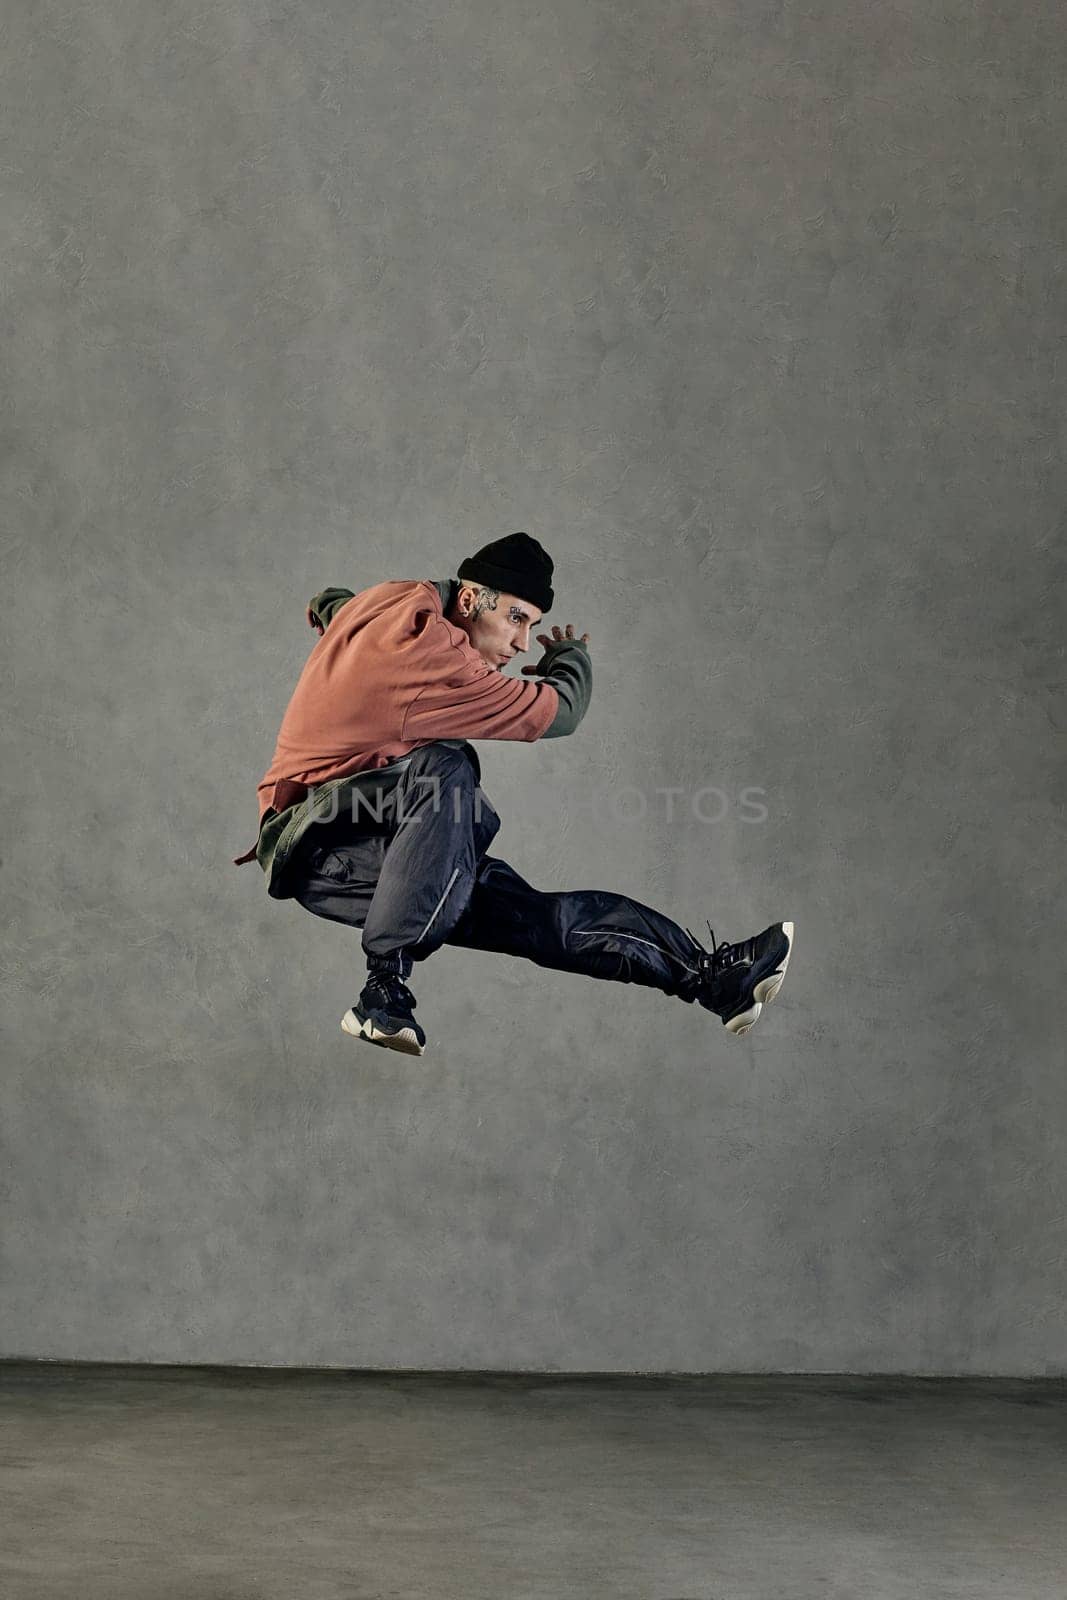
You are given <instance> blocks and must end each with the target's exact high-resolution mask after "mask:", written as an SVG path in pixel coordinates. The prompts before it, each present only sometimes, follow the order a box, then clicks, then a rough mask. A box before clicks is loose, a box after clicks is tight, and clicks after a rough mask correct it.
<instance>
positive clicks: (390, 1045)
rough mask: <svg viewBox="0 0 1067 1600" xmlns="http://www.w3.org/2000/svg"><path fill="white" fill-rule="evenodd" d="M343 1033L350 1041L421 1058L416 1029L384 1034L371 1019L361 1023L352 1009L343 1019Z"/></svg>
mask: <svg viewBox="0 0 1067 1600" xmlns="http://www.w3.org/2000/svg"><path fill="white" fill-rule="evenodd" d="M341 1032H342V1033H347V1034H348V1036H349V1038H350V1039H362V1041H363V1043H364V1044H377V1045H381V1046H382V1047H383V1048H384V1049H386V1050H399V1051H400V1053H401V1055H405V1056H421V1055H422V1053H423V1047H422V1045H421V1044H420V1043H419V1041H418V1039H417V1038H416V1037H415V1032H414V1029H412V1028H401V1029H400V1031H399V1033H383V1032H382V1030H381V1029H380V1028H378V1027H376V1026H375V1024H374V1022H373V1021H372V1019H371V1018H370V1017H368V1018H367V1020H366V1022H360V1020H359V1018H358V1017H357V1016H356V1013H355V1012H354V1011H352V1010H351V1009H350V1010H348V1011H346V1012H345V1014H344V1016H343V1017H342V1018H341Z"/></svg>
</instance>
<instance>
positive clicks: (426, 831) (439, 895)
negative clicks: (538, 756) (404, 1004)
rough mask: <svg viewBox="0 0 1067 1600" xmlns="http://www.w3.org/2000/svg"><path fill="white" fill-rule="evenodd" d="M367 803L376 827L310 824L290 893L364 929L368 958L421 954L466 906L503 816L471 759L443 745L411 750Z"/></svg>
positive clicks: (447, 930) (317, 909)
mask: <svg viewBox="0 0 1067 1600" xmlns="http://www.w3.org/2000/svg"><path fill="white" fill-rule="evenodd" d="M370 810H371V812H372V813H373V815H374V817H375V819H376V820H375V825H374V831H373V833H368V832H367V830H366V828H365V827H364V828H363V829H361V828H360V826H359V824H358V822H357V821H356V820H351V821H349V820H347V819H346V818H344V817H342V818H340V819H339V820H338V819H333V820H331V822H330V823H329V824H318V825H316V826H315V827H314V828H311V829H309V830H308V833H307V834H306V835H305V836H304V839H302V840H301V842H300V845H299V846H298V848H297V858H296V859H295V860H294V866H293V878H294V892H293V898H294V899H295V900H296V901H297V902H298V903H299V904H300V905H302V906H303V907H304V909H305V910H306V911H310V912H311V913H312V914H313V915H315V916H319V917H325V918H327V919H328V920H329V921H332V922H344V923H348V924H349V925H350V926H352V927H357V928H362V929H363V941H362V942H363V950H364V953H365V954H366V955H368V956H371V955H373V956H392V955H394V954H398V953H399V952H401V951H410V958H411V959H414V960H424V959H425V958H426V956H428V955H430V954H431V953H432V952H433V951H434V950H436V949H438V948H439V946H440V945H441V944H443V943H444V941H445V939H446V937H447V936H448V934H449V933H450V931H451V929H452V927H453V926H454V924H455V921H456V919H457V918H458V917H459V916H460V914H461V913H462V911H463V909H464V908H465V906H466V904H467V901H468V900H469V898H470V892H471V889H472V887H473V884H474V878H475V871H476V868H477V863H478V861H479V860H480V858H481V857H482V855H483V854H484V853H485V850H486V849H487V848H488V846H489V844H490V843H491V842H492V840H493V838H494V837H495V835H496V833H497V831H498V830H499V828H500V818H499V817H498V816H497V814H496V812H495V811H494V809H493V807H492V806H491V805H490V803H489V801H488V799H487V798H486V796H485V794H484V793H483V791H482V789H481V788H480V787H479V785H478V782H477V778H476V776H475V769H474V767H473V766H472V765H471V760H470V758H469V757H468V756H467V755H465V754H464V753H463V751H462V750H461V749H460V748H458V747H457V746H455V745H445V744H443V743H431V744H426V745H421V746H420V747H419V748H418V749H417V750H415V751H413V752H412V759H411V762H410V764H409V766H408V767H407V769H406V770H405V772H404V773H403V775H402V776H401V777H400V779H399V780H398V781H397V783H396V784H395V786H394V787H393V788H392V789H391V791H390V792H389V794H388V795H387V796H384V797H383V798H382V800H381V802H380V804H373V803H371V806H370ZM367 814H368V813H363V815H364V816H366V815H367ZM356 815H358V813H354V817H355V816H356ZM405 971H410V960H408V961H406V962H405Z"/></svg>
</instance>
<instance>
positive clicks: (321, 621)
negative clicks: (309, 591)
mask: <svg viewBox="0 0 1067 1600" xmlns="http://www.w3.org/2000/svg"><path fill="white" fill-rule="evenodd" d="M354 597H355V590H354V589H320V590H319V592H318V594H317V595H315V596H314V597H313V598H312V600H311V601H310V602H309V604H308V610H307V619H308V623H309V625H310V626H311V627H312V628H314V630H315V632H316V633H317V634H319V635H320V636H321V635H322V634H324V633H325V632H326V629H327V628H328V627H329V626H330V623H331V622H332V621H333V617H334V613H335V612H337V611H340V609H341V607H342V606H343V605H344V604H345V603H346V601H348V600H351V599H353V598H354Z"/></svg>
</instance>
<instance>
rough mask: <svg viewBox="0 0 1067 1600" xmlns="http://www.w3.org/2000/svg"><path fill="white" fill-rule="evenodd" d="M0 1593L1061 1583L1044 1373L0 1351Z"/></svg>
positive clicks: (1066, 1410)
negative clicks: (647, 1374) (201, 1358)
mask: <svg viewBox="0 0 1067 1600" xmlns="http://www.w3.org/2000/svg"><path fill="white" fill-rule="evenodd" d="M0 1427H2V1432H0V1593H2V1594H3V1596H4V1600H68V1597H69V1600H341V1597H344V1600H483V1597H484V1600H490V1597H491V1600H571V1597H572V1596H573V1597H574V1600H579V1597H580V1600H919V1597H921V1600H940V1597H947V1596H952V1597H953V1600H986V1597H990V1600H993V1597H995V1600H1038V1597H1040V1600H1064V1596H1065V1595H1067V1514H1065V1513H1067V1390H1065V1388H1064V1386H1063V1385H1062V1384H1058V1383H1032V1382H1000V1381H997V1382H993V1381H975V1380H963V1381H947V1382H946V1381H938V1380H930V1379H925V1380H924V1379H919V1380H872V1379H855V1378H839V1379H834V1378H760V1379H757V1378H716V1379H713V1378H703V1379H701V1378H695V1379H686V1378H661V1379H656V1378H647V1379H644V1378H642V1379H628V1378H619V1379H613V1378H608V1379H585V1378H566V1377H545V1378H540V1377H510V1376H502V1377H486V1378H474V1377H464V1378H450V1377H444V1376H422V1377H420V1376H407V1375H405V1376H388V1375H368V1374H362V1373H354V1374H344V1373H336V1372H321V1371H319V1372H307V1373H305V1372H301V1373H294V1372H274V1371H271V1372H267V1371H261V1370H257V1369H252V1370H248V1369H220V1368H173V1367H133V1368H117V1367H98V1366H66V1365H63V1366H59V1365H54V1364H50V1363H47V1364H38V1363H5V1364H0Z"/></svg>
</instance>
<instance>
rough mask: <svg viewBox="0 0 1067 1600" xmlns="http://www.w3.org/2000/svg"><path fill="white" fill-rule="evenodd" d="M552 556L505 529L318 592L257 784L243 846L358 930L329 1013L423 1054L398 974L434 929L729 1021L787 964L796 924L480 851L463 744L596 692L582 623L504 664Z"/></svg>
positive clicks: (516, 730) (541, 589)
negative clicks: (577, 879) (401, 569)
mask: <svg viewBox="0 0 1067 1600" xmlns="http://www.w3.org/2000/svg"><path fill="white" fill-rule="evenodd" d="M552 573H553V564H552V561H551V560H550V558H549V557H548V555H547V554H546V553H545V551H544V550H543V549H542V548H541V546H540V545H539V544H538V542H537V540H536V539H531V538H530V537H529V535H528V534H525V533H512V534H508V535H507V537H506V538H503V539H496V540H494V541H493V542H492V543H491V544H487V545H485V546H484V547H483V548H482V549H481V550H479V551H478V552H477V553H476V554H475V555H473V556H470V557H468V559H467V560H465V561H463V562H462V563H461V565H460V567H459V572H458V575H457V576H456V577H455V578H447V579H441V580H435V581H426V582H419V581H411V582H408V581H392V582H388V583H379V584H375V585H374V586H373V587H372V588H370V589H364V590H362V591H361V592H360V593H358V594H357V593H354V592H353V591H352V590H351V589H324V590H322V592H321V593H320V594H317V595H316V596H315V597H314V599H313V600H312V601H311V602H310V604H309V606H308V611H307V618H308V622H309V623H310V624H311V626H312V627H313V628H314V629H315V630H316V632H317V633H318V634H319V635H320V637H319V640H318V642H317V643H316V645H315V646H314V648H313V649H312V652H311V654H310V656H309V657H308V660H307V662H306V664H305V666H304V670H303V672H302V673H301V675H300V679H299V681H298V683H297V686H296V688H295V690H294V691H293V695H292V698H291V700H290V701H289V705H288V707H287V708H286V711H285V715H284V717H283V718H282V724H281V730H280V732H279V734H278V741H277V744H276V746H275V750H274V756H273V759H272V761H271V764H270V766H269V768H268V769H267V771H266V773H265V774H264V776H263V778H262V779H261V781H260V784H259V788H258V795H259V836H258V839H257V841H256V843H255V844H254V845H253V846H252V848H251V849H250V850H248V851H247V852H246V853H245V854H244V855H243V856H237V857H235V858H234V859H235V863H236V864H237V865H241V864H242V863H243V862H246V861H252V860H256V861H258V863H259V865H260V866H261V867H262V869H263V871H264V873H265V874H266V876H267V892H268V894H269V895H270V896H271V897H272V898H273V899H276V900H286V899H295V900H296V901H297V902H298V903H299V904H300V905H302V906H303V907H304V908H305V910H307V911H310V912H311V913H312V914H313V915H315V916H318V917H326V918H327V919H329V920H330V921H332V922H343V923H347V924H348V925H349V926H351V927H356V928H362V930H363V940H362V944H363V951H364V954H365V956H366V958H367V972H368V977H367V983H366V985H365V987H364V989H363V991H362V993H361V994H360V997H359V999H358V1000H357V1001H356V1003H355V1004H354V1005H353V1006H352V1007H351V1009H350V1010H348V1011H347V1012H346V1013H345V1015H344V1017H343V1019H342V1022H341V1027H342V1029H343V1030H344V1031H345V1032H346V1033H348V1034H351V1035H352V1036H353V1037H354V1038H357V1039H363V1040H366V1041H368V1042H369V1043H371V1044H376V1045H383V1046H385V1047H386V1048H388V1049H391V1050H400V1051H404V1052H406V1053H407V1054H409V1055H418V1056H421V1055H422V1053H423V1050H424V1048H425V1045H426V1035H425V1033H424V1032H423V1030H422V1028H421V1027H420V1026H419V1024H418V1023H417V1022H416V1021H415V1018H414V1016H413V1015H412V1013H413V1011H414V1008H415V1005H416V1000H415V996H414V995H413V994H412V992H411V990H410V989H409V988H408V986H407V983H406V981H405V980H406V979H407V978H409V977H410V976H411V971H412V966H413V964H414V962H416V961H424V960H425V959H426V958H427V956H430V955H432V954H433V952H434V951H435V950H437V949H439V948H440V946H441V945H442V944H452V945H462V946H465V947H466V948H467V949H471V950H492V951H498V952H500V953H502V954H505V955H512V956H523V957H525V958H526V960H528V961H533V962H536V963H537V965H538V966H541V967H551V968H554V969H556V970H558V971H561V972H576V973H582V974H584V975H585V976H586V977H590V978H611V979H614V980H615V981H617V982H619V983H638V984H644V985H646V986H647V987H650V988H654V989H659V990H661V991H662V992H663V993H664V994H668V995H673V996H676V997H677V998H678V999H680V1000H684V1001H686V1002H687V1003H690V1004H691V1003H692V1002H693V1001H697V1002H698V1003H699V1004H700V1005H702V1006H703V1007H705V1009H706V1010H708V1011H712V1012H714V1013H715V1014H716V1016H718V1017H720V1018H721V1019H722V1021H723V1023H724V1024H725V1026H726V1028H727V1029H728V1030H729V1031H730V1032H731V1033H734V1034H744V1033H747V1032H748V1030H749V1029H750V1028H751V1027H752V1025H753V1023H754V1022H755V1021H756V1019H757V1018H758V1017H759V1014H760V1012H761V1010H762V1009H763V1005H764V1004H765V1003H766V1002H767V1001H768V1000H773V999H774V997H775V995H776V994H777V993H778V990H779V988H780V987H781V984H782V979H783V977H784V976H785V970H786V967H787V966H788V965H789V957H790V954H791V951H792V945H793V924H792V923H791V922H775V923H772V924H771V926H770V927H769V928H765V929H764V931H763V932H762V933H759V934H756V935H754V936H753V937H752V938H749V939H745V940H744V941H743V942H742V943H741V944H728V943H726V942H725V941H723V943H721V944H716V943H715V934H714V931H713V930H711V929H710V926H709V932H711V946H712V947H711V949H710V950H707V949H705V948H704V947H703V945H701V944H700V943H698V941H697V940H696V939H695V938H694V937H693V935H692V934H691V933H690V932H689V931H688V930H687V929H683V928H681V927H679V925H678V924H677V923H676V922H673V921H671V919H670V918H669V917H666V916H664V915H663V914H662V913H661V912H658V911H654V910H652V908H651V907H650V906H646V905H642V904H641V903H640V902H639V901H637V900H631V899H629V898H628V897H627V896H626V895H621V894H614V893H611V892H610V891H608V890H602V889H575V890H570V891H569V892H564V893H557V894H553V893H545V892H544V891H542V890H538V889H534V888H532V887H531V885H530V884H528V883H527V882H526V881H525V880H524V879H523V878H521V877H520V876H519V874H518V873H517V872H516V871H515V870H514V868H512V867H510V866H508V864H507V862H506V861H501V860H498V859H497V858H495V857H493V856H490V855H488V854H487V853H486V852H487V849H488V847H489V845H490V844H491V843H492V840H493V838H494V837H495V835H496V833H497V831H498V829H499V827H500V818H499V817H498V816H497V814H496V812H495V811H494V810H493V808H492V806H491V805H490V803H489V801H488V800H487V798H486V796H485V794H484V793H483V792H482V789H481V787H480V779H481V766H480V764H479V761H478V756H477V754H476V752H475V750H474V748H473V747H472V745H470V744H469V743H468V742H467V741H468V740H471V739H521V740H523V741H524V742H527V743H529V742H532V741H533V740H535V739H542V738H544V739H553V738H561V737H563V736H564V735H567V734H571V733H573V732H574V730H575V729H576V728H577V726H578V724H579V723H580V722H581V720H582V718H583V716H584V715H585V712H586V708H587V707H588V705H589V696H590V693H591V691H592V662H591V659H590V655H589V635H588V634H587V633H583V634H582V635H581V637H580V638H575V636H574V628H573V626H572V625H571V624H570V623H568V624H567V625H566V627H565V628H560V627H559V626H554V627H553V629H552V635H551V637H549V635H548V634H546V633H539V634H537V635H536V638H537V641H538V643H539V644H541V645H542V646H543V647H544V654H543V655H542V657H541V659H540V661H539V662H538V663H537V665H536V666H526V667H523V669H522V672H523V674H524V675H525V676H526V677H527V678H528V679H533V680H534V681H527V682H522V681H521V680H520V679H519V678H515V677H510V676H508V675H507V674H506V672H505V670H504V669H505V668H506V666H507V665H508V663H509V662H510V661H511V660H512V659H513V658H514V657H515V656H516V655H518V654H519V653H525V652H526V651H527V650H528V649H529V646H530V630H531V629H532V628H536V627H537V626H538V625H539V624H540V623H541V621H542V620H543V616H544V613H545V612H546V611H548V610H549V609H550V608H551V605H552V601H553V593H552Z"/></svg>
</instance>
